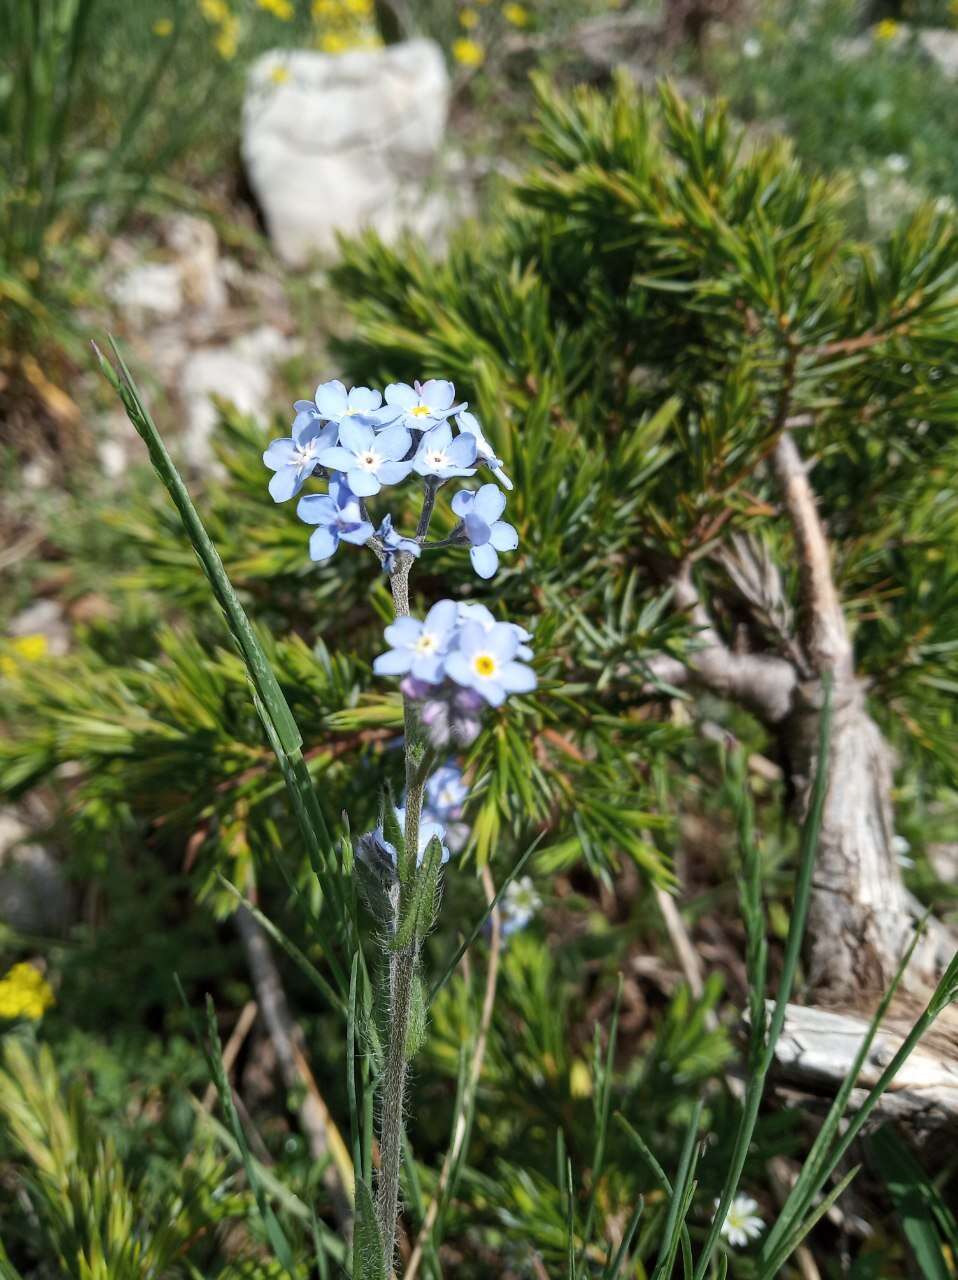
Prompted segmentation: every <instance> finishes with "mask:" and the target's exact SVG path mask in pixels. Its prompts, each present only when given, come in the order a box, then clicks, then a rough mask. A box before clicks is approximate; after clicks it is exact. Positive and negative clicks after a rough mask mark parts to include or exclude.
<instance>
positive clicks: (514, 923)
mask: <svg viewBox="0 0 958 1280" xmlns="http://www.w3.org/2000/svg"><path fill="white" fill-rule="evenodd" d="M541 906H542V899H541V898H540V897H539V895H538V893H536V887H535V884H534V883H533V880H532V877H531V876H522V877H521V879H519V880H513V881H512V883H511V884H510V885H508V887H507V888H506V891H505V893H504V894H503V895H502V901H501V902H500V903H499V911H500V913H501V916H502V932H503V935H504V936H505V937H507V938H508V936H509V934H510V933H516V932H518V930H519V929H524V928H525V927H526V925H527V924H528V923H529V921H530V920H531V919H532V917H533V916H534V915H535V914H536V912H537V911H538V910H539V908H540V907H541Z"/></svg>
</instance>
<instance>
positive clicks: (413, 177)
mask: <svg viewBox="0 0 958 1280" xmlns="http://www.w3.org/2000/svg"><path fill="white" fill-rule="evenodd" d="M277 69H279V70H280V71H281V72H282V74H283V75H284V76H285V78H284V79H282V81H281V82H280V83H277V80H276V78H275V76H276V72H277ZM448 106H449V75H448V72H447V71H446V64H445V60H444V58H443V55H442V51H441V49H440V48H439V46H438V45H437V44H436V43H435V42H434V41H432V40H424V39H416V40H408V41H404V42H402V43H400V44H395V45H390V46H389V47H387V48H384V49H376V50H356V51H353V52H349V53H343V54H338V55H335V56H334V55H329V54H322V53H313V52H308V51H305V50H301V51H295V52H292V53H290V52H285V51H283V52H279V51H277V52H272V53H267V54H264V55H263V56H262V57H261V58H259V59H258V60H257V61H256V62H255V63H254V64H253V67H252V69H251V71H250V76H249V83H248V88H247V93H246V100H245V102H244V106H243V140H242V150H243V159H244V162H245V164H246V169H247V172H248V174H249V179H250V184H251V186H252V188H253V191H254V192H255V194H256V197H257V199H258V201H259V203H260V205H261V207H262V209H263V213H264V215H265V218H266V223H267V226H268V229H269V234H270V237H271V238H272V240H273V243H274V244H275V246H276V249H277V251H278V252H279V254H280V256H281V257H282V258H283V259H284V260H285V261H286V262H287V263H289V264H290V265H293V266H302V265H303V264H304V263H305V262H306V261H307V260H308V259H309V257H310V255H311V254H313V253H319V254H321V255H329V254H331V253H333V252H334V251H335V249H336V235H337V233H339V232H344V233H346V234H355V233H357V232H358V231H360V230H362V229H363V228H366V227H372V228H375V230H377V231H378V232H379V233H380V235H382V236H383V238H384V239H387V240H391V239H395V238H396V236H397V235H398V234H399V232H400V231H401V230H402V229H403V228H405V227H411V228H413V229H415V230H417V231H419V232H420V233H422V234H425V235H432V234H435V232H436V230H437V227H436V221H437V217H439V218H441V217H442V211H441V210H437V208H436V201H435V200H432V201H430V200H429V199H427V194H428V191H427V188H428V181H429V178H430V177H431V175H432V174H433V172H434V170H435V166H436V160H437V155H438V151H439V147H440V145H441V143H442V139H443V134H444V131H445V125H446V116H447V112H448Z"/></svg>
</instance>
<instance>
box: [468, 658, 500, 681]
mask: <svg viewBox="0 0 958 1280" xmlns="http://www.w3.org/2000/svg"><path fill="white" fill-rule="evenodd" d="M472 669H473V671H475V673H476V675H477V676H485V677H486V678H487V679H488V677H489V676H493V675H495V674H496V660H495V658H494V657H493V656H492V654H491V653H477V654H476V656H475V657H474V658H473V660H472Z"/></svg>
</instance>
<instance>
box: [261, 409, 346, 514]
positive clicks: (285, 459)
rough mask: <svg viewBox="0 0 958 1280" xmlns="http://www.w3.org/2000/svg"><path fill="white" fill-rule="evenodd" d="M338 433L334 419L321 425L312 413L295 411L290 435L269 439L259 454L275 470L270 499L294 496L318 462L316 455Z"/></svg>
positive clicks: (327, 446)
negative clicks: (266, 447) (278, 438)
mask: <svg viewBox="0 0 958 1280" xmlns="http://www.w3.org/2000/svg"><path fill="white" fill-rule="evenodd" d="M298 403H299V404H302V403H303V402H302V401H298ZM338 434H339V428H338V427H337V425H336V423H335V422H330V423H328V424H327V425H326V426H323V424H322V423H321V422H320V420H319V418H318V417H317V415H316V413H315V412H313V413H309V412H307V411H306V410H302V411H300V412H299V413H297V414H296V417H295V419H294V421H293V426H292V435H291V436H286V437H284V438H283V439H280V440H273V441H271V442H270V445H269V448H268V449H267V450H266V452H265V453H264V454H263V461H264V462H265V463H266V465H267V466H268V467H269V469H270V471H273V472H275V474H274V475H273V477H272V479H271V480H270V482H269V493H270V497H271V498H272V499H273V501H274V502H288V501H289V499H290V498H295V496H296V494H297V493H299V491H300V489H302V487H303V485H304V483H305V482H306V479H307V477H308V476H311V475H312V474H313V472H314V471H315V470H316V468H317V467H318V466H319V465H320V463H319V455H320V454H321V453H322V452H323V450H324V449H328V448H329V447H330V446H332V445H334V444H335V443H336V438H337V436H338Z"/></svg>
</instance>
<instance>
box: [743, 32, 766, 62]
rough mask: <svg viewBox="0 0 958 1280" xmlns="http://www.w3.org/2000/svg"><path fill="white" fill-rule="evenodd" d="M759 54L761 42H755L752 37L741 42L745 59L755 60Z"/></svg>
mask: <svg viewBox="0 0 958 1280" xmlns="http://www.w3.org/2000/svg"><path fill="white" fill-rule="evenodd" d="M761 52H762V42H761V40H756V39H755V37H754V36H749V37H748V39H747V40H743V41H742V53H744V55H745V57H746V58H757V57H758V56H759V54H760V53H761Z"/></svg>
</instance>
